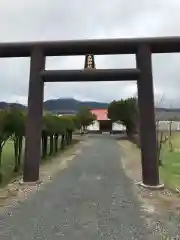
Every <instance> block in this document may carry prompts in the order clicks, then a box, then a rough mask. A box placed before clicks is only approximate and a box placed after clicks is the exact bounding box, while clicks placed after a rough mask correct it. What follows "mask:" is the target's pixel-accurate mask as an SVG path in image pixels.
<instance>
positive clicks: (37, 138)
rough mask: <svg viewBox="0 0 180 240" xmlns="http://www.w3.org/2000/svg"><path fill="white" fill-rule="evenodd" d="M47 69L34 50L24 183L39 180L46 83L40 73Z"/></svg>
mask: <svg viewBox="0 0 180 240" xmlns="http://www.w3.org/2000/svg"><path fill="white" fill-rule="evenodd" d="M44 68H45V57H44V55H43V53H42V51H41V49H39V48H34V49H33V50H32V55H31V63H30V80H29V96H28V115H27V123H26V142H25V161H24V173H23V180H24V182H35V181H37V180H38V179H39V164H40V159H41V147H40V146H41V145H40V144H41V131H42V114H43V96H44V82H43V81H42V79H41V75H40V72H41V71H42V70H43V69H44Z"/></svg>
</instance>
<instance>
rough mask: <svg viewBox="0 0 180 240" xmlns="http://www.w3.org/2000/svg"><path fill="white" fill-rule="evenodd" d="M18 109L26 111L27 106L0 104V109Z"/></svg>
mask: <svg viewBox="0 0 180 240" xmlns="http://www.w3.org/2000/svg"><path fill="white" fill-rule="evenodd" d="M10 106H11V107H16V108H19V109H22V110H23V109H26V106H24V105H22V104H20V103H7V102H0V109H6V108H8V107H10Z"/></svg>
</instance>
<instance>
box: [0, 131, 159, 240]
mask: <svg viewBox="0 0 180 240" xmlns="http://www.w3.org/2000/svg"><path fill="white" fill-rule="evenodd" d="M0 239H1V240H10V239H11V240H33V239H39V240H41V239H42V240H55V239H65V240H66V239H68V240H71V239H72V240H93V239H102V240H106V239H108V240H111V239H119V240H121V239H122V240H124V239H125V240H126V239H127V240H129V239H138V240H139V239H143V240H145V239H155V238H153V237H152V235H151V232H150V230H149V229H147V224H146V221H145V213H144V211H143V209H142V207H141V204H140V202H138V200H137V198H136V196H134V194H133V188H132V183H131V181H130V180H129V179H128V178H127V177H126V176H125V174H124V172H123V170H122V168H121V163H120V150H119V146H118V144H117V143H116V141H115V140H114V139H113V138H111V137H110V136H108V135H103V136H91V137H89V140H88V141H87V144H86V145H85V146H84V148H83V150H82V152H81V153H80V154H79V155H77V156H76V157H75V159H74V160H73V161H72V162H71V164H70V166H69V168H67V169H65V170H64V171H62V172H61V173H60V174H59V175H57V176H56V177H55V179H53V181H52V182H51V183H48V184H47V185H46V186H45V188H43V189H42V190H40V191H39V192H38V193H36V194H35V195H34V196H32V197H30V198H29V199H28V200H27V201H25V202H23V203H21V204H19V205H18V206H16V207H15V208H14V209H12V214H11V216H9V215H8V214H7V215H6V214H5V215H1V216H0Z"/></svg>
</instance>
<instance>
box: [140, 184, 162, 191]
mask: <svg viewBox="0 0 180 240" xmlns="http://www.w3.org/2000/svg"><path fill="white" fill-rule="evenodd" d="M136 184H137V185H138V186H140V187H143V188H147V189H150V190H163V189H164V184H159V185H157V186H150V185H146V184H144V183H143V182H138V183H136Z"/></svg>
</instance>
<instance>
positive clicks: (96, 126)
mask: <svg viewBox="0 0 180 240" xmlns="http://www.w3.org/2000/svg"><path fill="white" fill-rule="evenodd" d="M87 130H89V131H99V130H100V127H99V122H98V121H94V122H93V124H91V125H89V126H88V127H87Z"/></svg>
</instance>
